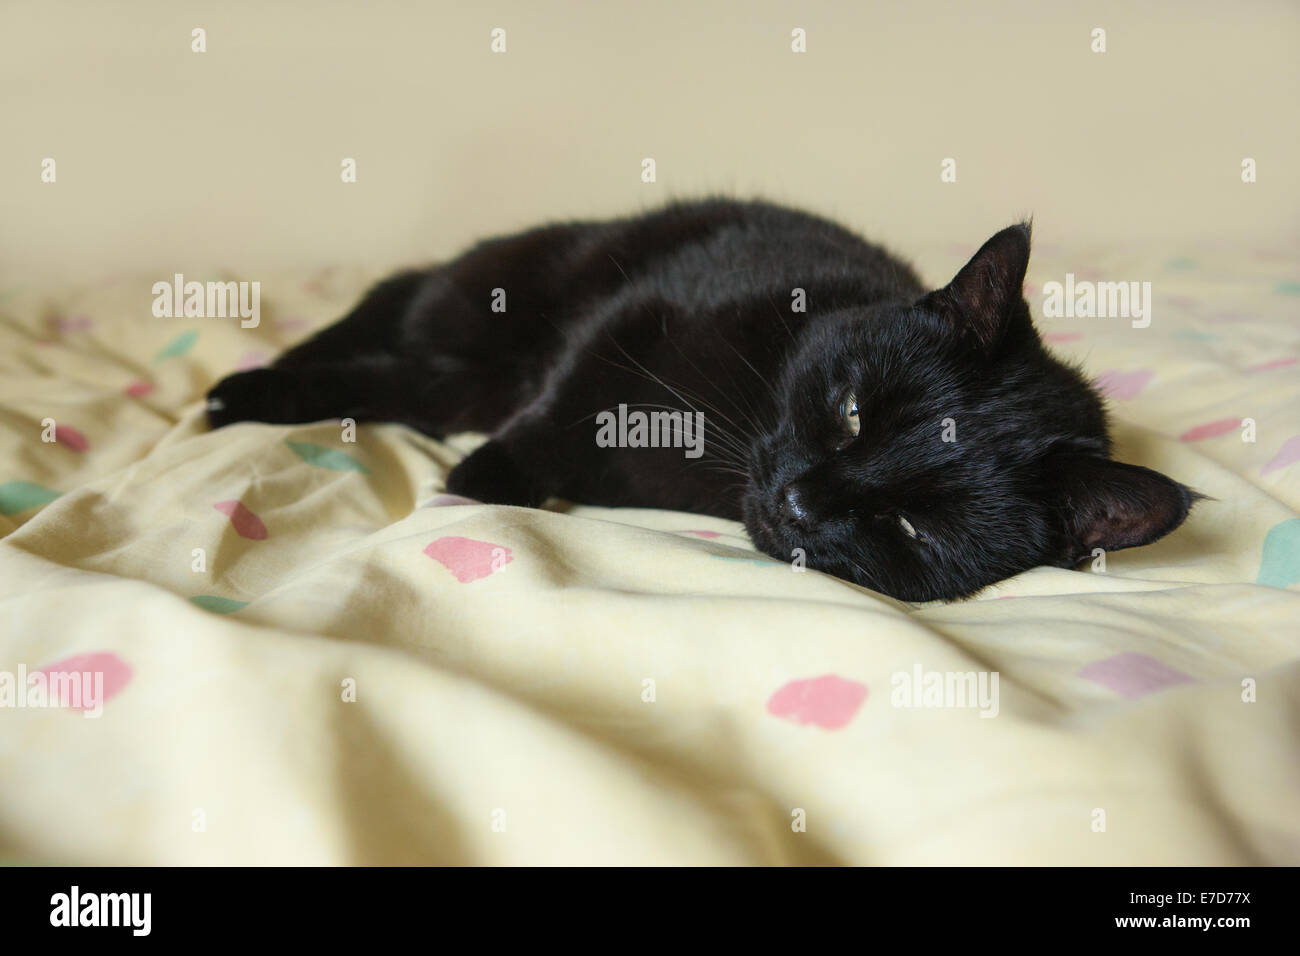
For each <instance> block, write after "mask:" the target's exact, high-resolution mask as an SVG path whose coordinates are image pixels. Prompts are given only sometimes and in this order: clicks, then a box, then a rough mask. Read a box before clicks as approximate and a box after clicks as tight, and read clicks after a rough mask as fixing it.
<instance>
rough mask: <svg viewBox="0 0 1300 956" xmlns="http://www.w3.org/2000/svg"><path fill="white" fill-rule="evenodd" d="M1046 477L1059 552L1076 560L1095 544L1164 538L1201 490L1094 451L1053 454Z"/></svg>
mask: <svg viewBox="0 0 1300 956" xmlns="http://www.w3.org/2000/svg"><path fill="white" fill-rule="evenodd" d="M1045 469H1046V470H1045V475H1044V478H1045V479H1046V481H1047V484H1048V486H1049V489H1050V491H1049V494H1050V495H1051V497H1052V505H1053V506H1054V508H1055V510H1056V511H1057V513H1058V514H1059V515H1060V520H1061V523H1062V524H1063V525H1064V528H1063V531H1064V533H1065V548H1066V550H1067V552H1068V553H1066V554H1064V555H1062V557H1064V558H1065V559H1066V560H1068V561H1071V562H1074V561H1079V560H1082V559H1083V558H1086V557H1088V555H1090V554H1092V553H1093V551H1094V549H1096V548H1101V549H1102V550H1103V551H1118V550H1120V549H1121V548H1134V547H1138V546H1139V545H1144V544H1150V543H1151V542H1153V541H1157V540H1159V539H1160V538H1163V537H1164V536H1165V535H1167V534H1169V532H1171V531H1173V530H1174V529H1175V528H1177V527H1178V526H1179V525H1180V524H1182V523H1183V521H1184V520H1185V519H1186V518H1187V512H1188V511H1189V510H1190V509H1191V507H1192V505H1193V504H1195V503H1196V502H1197V501H1198V500H1199V499H1201V498H1203V497H1204V496H1203V495H1201V494H1198V493H1197V492H1195V491H1192V490H1191V489H1190V488H1188V487H1187V486H1186V485H1182V484H1179V483H1178V482H1176V481H1174V480H1173V479H1172V478H1170V477H1168V476H1166V475H1162V474H1161V473H1160V472H1158V471H1152V470H1151V469H1150V468H1143V467H1141V466H1140V465H1126V464H1124V463H1123V462H1118V461H1111V460H1110V459H1109V458H1102V457H1100V456H1096V455H1084V454H1060V453H1058V454H1053V455H1050V456H1049V457H1048V458H1047V461H1046V466H1045Z"/></svg>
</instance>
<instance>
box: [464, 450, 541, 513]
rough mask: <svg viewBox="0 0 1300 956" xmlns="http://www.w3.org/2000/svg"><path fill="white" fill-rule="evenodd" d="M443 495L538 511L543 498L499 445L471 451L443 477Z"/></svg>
mask: <svg viewBox="0 0 1300 956" xmlns="http://www.w3.org/2000/svg"><path fill="white" fill-rule="evenodd" d="M447 492H448V493H449V494H453V495H461V496H462V497H465V498H473V499H474V500H475V501H481V502H483V503H484V504H489V505H522V506H524V507H527V508H537V507H540V506H541V504H542V503H543V501H544V500H545V498H546V495H545V494H543V493H541V492H540V490H539V489H538V488H537V487H536V485H535V483H534V482H532V481H530V480H529V478H528V476H527V475H526V474H525V473H524V472H523V471H522V470H521V469H520V468H519V466H518V465H517V464H515V461H514V459H513V458H511V456H510V453H509V452H508V451H507V450H506V449H505V448H504V447H503V446H502V445H501V444H500V443H499V442H495V441H489V442H488V443H487V444H485V445H480V446H479V447H478V448H476V449H474V451H472V452H471V453H470V454H469V455H468V456H467V457H466V458H465V459H463V460H462V461H461V463H460V464H459V465H457V466H456V467H455V468H453V469H452V470H451V473H450V474H449V475H447Z"/></svg>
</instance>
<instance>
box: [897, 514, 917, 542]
mask: <svg viewBox="0 0 1300 956" xmlns="http://www.w3.org/2000/svg"><path fill="white" fill-rule="evenodd" d="M898 526H899V527H900V528H902V529H903V534H905V535H907V536H908V537H909V538H915V537H916V529H915V528H913V527H912V522H910V521H908V520H907V519H906V518H904V517H903V516H902V515H899V516H898Z"/></svg>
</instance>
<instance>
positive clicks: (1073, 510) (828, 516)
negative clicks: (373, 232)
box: [209, 200, 1196, 601]
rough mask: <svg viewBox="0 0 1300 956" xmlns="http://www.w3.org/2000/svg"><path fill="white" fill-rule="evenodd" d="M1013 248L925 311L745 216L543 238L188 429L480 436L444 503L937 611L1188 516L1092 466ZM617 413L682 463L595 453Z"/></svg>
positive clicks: (924, 304) (453, 265) (282, 373)
mask: <svg viewBox="0 0 1300 956" xmlns="http://www.w3.org/2000/svg"><path fill="white" fill-rule="evenodd" d="M1029 241H1030V232H1029V227H1028V226H1027V225H1017V226H1012V227H1010V228H1008V229H1004V230H1003V231H1002V232H999V233H998V234H997V235H995V236H994V237H993V238H992V239H990V240H989V241H988V242H987V243H985V245H984V246H983V247H982V248H981V249H980V250H979V252H978V253H976V255H975V256H974V258H972V259H971V261H970V262H969V263H968V264H967V265H966V266H965V267H964V268H963V269H962V270H961V271H960V272H959V273H958V274H957V277H956V278H955V279H954V280H953V281H952V282H951V283H950V284H949V285H948V286H946V287H945V288H943V289H940V290H938V291H934V292H930V293H928V294H927V293H926V290H925V289H924V288H923V287H922V286H921V284H920V282H919V281H918V279H917V277H916V275H915V274H914V273H913V271H912V270H911V269H910V268H909V267H908V266H907V265H905V264H904V263H902V262H900V261H898V260H897V259H895V258H893V257H891V256H890V255H888V254H887V253H886V252H885V251H884V250H882V249H881V248H879V247H877V246H874V245H872V244H870V243H867V242H864V241H863V240H862V239H860V238H858V237H857V236H855V235H853V234H852V233H850V232H848V231H847V230H845V229H843V228H841V227H840V226H837V225H835V224H834V223H831V222H828V221H825V220H823V219H820V218H817V217H814V216H811V215H808V214H806V213H802V212H797V211H794V210H789V209H784V208H780V207H777V206H773V205H769V204H766V203H761V202H746V203H742V202H733V201H728V200H710V201H704V202H690V203H680V204H676V205H672V206H669V207H668V208H666V209H663V210H660V211H657V212H654V213H651V214H648V215H642V216H635V217H631V218H626V219H619V220H614V221H608V222H573V223H564V224H558V225H550V226H544V227H542V228H538V229H534V230H532V231H529V232H525V233H522V234H519V235H514V236H508V237H504V238H498V239H491V240H488V241H486V242H483V243H480V244H479V245H477V246H475V247H473V248H472V249H470V250H469V251H468V252H466V253H464V254H463V255H461V256H460V257H459V258H457V259H455V260H453V261H452V262H450V263H447V264H445V265H440V266H436V267H434V268H431V269H428V270H425V271H412V272H404V273H400V274H398V275H395V276H393V277H392V278H390V279H388V280H386V281H384V282H382V283H380V284H379V285H378V286H376V287H375V288H374V289H373V290H371V292H370V293H369V294H368V295H367V296H366V297H365V298H364V299H363V300H362V301H361V302H360V303H359V304H358V305H357V306H356V308H355V309H354V310H353V311H352V312H351V313H350V314H348V315H347V316H346V317H345V318H343V319H342V320H341V321H339V322H338V323H336V324H335V325H333V326H331V327H329V328H327V329H325V330H324V331H322V332H321V333H319V334H318V335H316V336H314V337H313V338H311V339H309V340H308V341H307V342H305V343H303V344H301V345H299V346H297V347H296V348H293V349H290V350H289V351H288V352H287V353H285V354H284V355H283V356H281V357H280V358H279V359H278V360H277V361H276V362H275V363H274V364H273V365H272V366H270V367H269V368H266V369H257V370H252V371H246V372H239V373H236V374H234V375H231V376H229V377H228V378H226V379H224V380H223V381H221V382H220V383H219V384H218V385H217V386H216V387H215V388H214V389H213V390H212V392H211V393H210V399H211V401H210V405H209V418H210V421H211V424H212V425H213V426H214V427H218V426H221V425H224V424H227V423H230V422H235V421H241V420H246V419H252V420H257V421H264V422H282V423H283V422H308V421H316V420H321V419H341V418H345V417H351V418H354V419H356V420H358V421H391V422H404V423H406V424H408V425H410V426H412V427H414V428H417V429H419V430H420V431H422V432H425V433H426V434H429V435H433V436H443V435H447V434H450V433H453V432H459V431H485V432H490V433H491V434H492V437H491V440H490V441H488V442H487V443H486V444H485V445H483V446H482V447H480V448H478V449H477V450H476V451H474V452H473V453H472V454H471V455H469V456H468V457H467V458H466V459H465V460H464V461H462V462H461V463H460V464H459V465H458V466H457V467H456V468H455V469H453V470H452V472H451V473H450V475H449V476H448V479H447V490H448V491H450V492H453V493H456V494H460V495H465V496H467V497H470V498H475V499H477V500H480V501H484V502H490V503H502V504H513V505H528V506H539V505H541V504H542V503H543V502H544V501H545V500H546V499H547V498H549V497H551V496H558V497H562V498H566V499H569V500H571V501H577V502H585V503H590V504H598V505H629V506H638V507H654V508H671V509H677V510H681V511H694V512H700V513H704V514H710V515H718V516H720V517H724V518H734V519H738V520H742V521H743V522H744V523H745V527H746V529H747V530H748V531H749V534H750V536H751V538H752V539H753V541H754V543H755V544H756V545H757V546H758V547H759V548H761V549H762V550H763V551H766V552H767V553H768V554H771V555H773V556H774V557H777V558H780V559H782V560H787V561H788V560H791V559H792V556H794V554H795V552H796V549H802V554H803V555H804V556H805V559H806V562H807V565H808V566H809V567H812V568H817V569H821V570H824V571H827V572H830V573H832V574H835V575H839V576H840V577H843V578H846V579H848V580H851V581H856V582H858V583H859V584H862V585H865V586H867V587H869V588H874V589H876V590H879V591H883V592H885V593H887V594H891V595H894V596H896V597H899V598H903V599H906V600H913V601H917V600H927V599H932V598H955V597H960V596H963V595H968V594H971V593H972V592H974V591H976V590H978V589H979V588H981V587H983V586H984V585H987V584H991V583H993V582H995V581H998V580H1000V579H1002V578H1005V577H1008V576H1010V575H1012V574H1015V573H1017V572H1019V571H1024V570H1026V569H1028V568H1032V567H1034V566H1035V565H1040V564H1047V565H1056V566H1061V567H1066V566H1070V565H1073V564H1075V563H1077V562H1078V561H1079V560H1080V559H1081V558H1084V557H1087V556H1089V555H1090V554H1091V553H1092V552H1093V549H1095V548H1103V549H1105V550H1108V551H1109V550H1115V549H1119V548H1127V547H1132V546H1134V545H1142V544H1147V543H1149V542H1151V541H1154V540H1156V539H1157V538H1160V537H1162V536H1163V535H1166V534H1168V533H1169V532H1170V531H1172V530H1174V529H1175V528H1176V527H1178V525H1179V524H1181V523H1182V521H1183V519H1184V518H1185V517H1186V515H1187V512H1188V508H1189V507H1190V505H1191V503H1192V501H1193V500H1194V498H1195V497H1196V495H1195V493H1194V492H1191V491H1189V490H1188V489H1187V488H1185V487H1184V486H1183V485H1181V484H1178V483H1177V482H1175V481H1172V480H1170V479H1169V478H1167V477H1165V476H1164V475H1161V474H1159V473H1157V472H1154V471H1151V470H1149V469H1146V468H1141V467H1137V466H1134V465H1126V464H1119V463H1117V462H1113V461H1111V460H1109V458H1108V455H1109V450H1110V446H1109V439H1108V437H1107V431H1106V419H1105V415H1104V412H1103V409H1102V403H1101V401H1100V400H1099V398H1098V396H1097V395H1096V393H1095V392H1094V391H1093V390H1092V388H1091V387H1090V386H1089V385H1088V383H1087V382H1086V381H1085V380H1084V378H1083V377H1082V376H1081V375H1080V374H1079V373H1078V372H1077V371H1076V370H1074V369H1073V368H1070V367H1068V366H1066V365H1064V364H1062V363H1061V362H1059V361H1057V360H1056V359H1055V358H1053V357H1052V356H1051V355H1050V354H1049V353H1048V352H1047V351H1046V350H1045V349H1044V348H1043V345H1042V343H1041V342H1040V340H1039V338H1038V334H1037V333H1036V331H1035V330H1034V327H1033V324H1032V322H1031V319H1030V313H1029V307H1028V306H1027V304H1026V303H1025V301H1024V298H1023V296H1022V292H1021V286H1022V284H1023V280H1024V276H1025V269H1026V266H1027V264H1028V261H1029ZM796 289H802V290H804V295H805V296H806V309H807V311H806V312H797V311H793V310H792V303H793V302H795V301H796V296H797V293H795V291H794V290H796ZM494 290H504V295H505V311H504V312H500V311H493V309H492V304H493V302H494V301H496V302H498V303H499V302H500V301H501V299H500V296H501V294H500V293H499V292H496V293H494ZM846 392H852V393H853V394H855V395H856V396H857V400H858V407H859V417H858V419H857V421H858V422H860V432H859V434H858V435H857V436H856V437H853V436H852V435H851V433H850V429H849V427H848V425H847V424H846V421H847V420H846V418H845V415H846V414H850V413H851V409H848V410H846V409H847V406H846V407H845V408H842V407H841V404H842V402H844V401H845V395H846ZM621 403H622V404H626V405H627V406H629V408H631V409H637V408H639V409H644V410H659V409H677V410H682V411H686V410H699V411H701V412H703V414H704V418H705V423H706V424H705V430H704V439H705V454H704V456H703V457H702V458H700V459H698V460H691V459H689V458H687V457H685V455H684V453H683V450H682V449H680V448H603V447H598V445H597V442H596V433H597V424H596V416H597V413H599V412H600V411H601V410H604V409H614V408H616V407H617V406H618V405H619V404H621ZM945 438H947V439H955V440H945Z"/></svg>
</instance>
